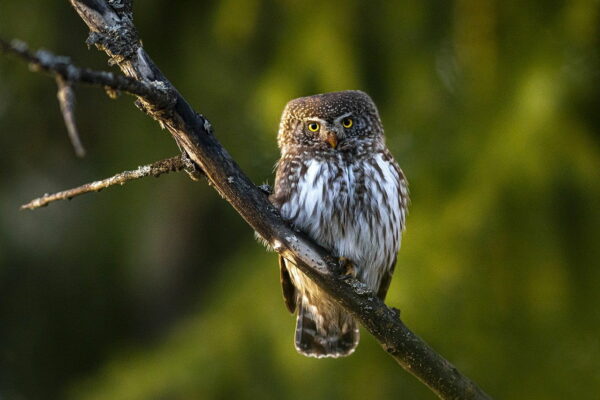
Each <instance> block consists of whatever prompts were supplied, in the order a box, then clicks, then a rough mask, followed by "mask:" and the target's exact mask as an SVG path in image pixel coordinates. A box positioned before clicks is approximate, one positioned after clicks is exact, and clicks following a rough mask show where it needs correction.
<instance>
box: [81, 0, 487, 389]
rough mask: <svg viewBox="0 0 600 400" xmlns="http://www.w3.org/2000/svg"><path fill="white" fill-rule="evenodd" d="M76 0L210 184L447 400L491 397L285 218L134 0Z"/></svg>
mask: <svg viewBox="0 0 600 400" xmlns="http://www.w3.org/2000/svg"><path fill="white" fill-rule="evenodd" d="M69 1H70V2H71V4H72V5H73V7H74V8H75V10H76V11H77V12H78V13H79V15H80V17H81V18H82V19H83V21H84V22H85V23H86V24H87V25H88V27H89V28H90V31H91V34H90V37H89V38H88V43H91V44H95V45H96V46H97V47H98V48H99V49H101V50H103V51H105V52H106V53H107V54H108V56H109V57H110V59H111V60H112V62H113V63H115V64H117V65H118V66H119V67H120V69H121V70H122V71H123V73H124V74H125V75H126V76H128V77H129V78H130V80H127V83H128V85H132V86H133V83H132V82H131V81H135V82H138V84H139V85H140V87H141V88H143V90H137V89H136V90H128V91H129V92H130V93H133V94H136V95H138V96H139V97H140V98H139V106H140V108H141V109H143V110H144V111H145V112H146V113H148V114H149V115H150V116H151V117H153V118H154V119H156V120H157V121H158V122H159V123H160V124H161V126H163V127H166V128H167V129H168V130H169V132H170V133H171V134H172V136H173V137H174V139H175V140H176V142H177V143H178V144H179V145H180V146H181V147H182V148H183V150H184V151H185V152H186V153H187V154H188V155H189V157H190V158H191V160H192V161H193V162H194V163H196V164H197V165H199V166H200V167H201V169H202V170H203V171H204V173H205V174H206V176H207V178H208V180H209V183H210V184H212V186H213V187H214V188H215V189H216V190H217V191H218V193H219V194H220V195H221V196H222V197H223V198H224V199H225V200H227V201H228V202H229V203H230V204H231V205H232V206H233V207H234V208H235V210H236V211H237V212H238V213H239V214H240V215H241V216H242V217H243V218H244V220H246V222H247V223H248V224H249V225H250V226H251V227H252V228H253V229H254V230H255V231H256V232H257V233H258V234H259V235H260V236H261V237H262V238H263V239H264V240H265V241H266V242H267V243H268V244H269V245H270V246H271V247H272V248H273V249H274V250H275V251H277V252H278V253H280V254H282V255H283V256H284V257H286V258H288V259H291V260H293V261H294V263H295V264H296V265H297V266H298V267H299V268H300V269H301V270H302V271H303V272H304V273H305V274H306V275H307V276H308V277H310V278H311V279H312V280H313V281H314V282H316V283H317V284H318V285H319V286H320V287H321V288H322V289H323V290H324V291H326V292H327V293H328V294H329V295H331V296H332V297H333V298H334V299H335V300H336V301H337V302H339V304H341V305H342V306H343V307H344V308H346V309H347V310H348V311H349V312H351V313H352V314H353V315H354V316H355V317H356V318H357V319H358V320H359V321H361V323H362V324H363V325H364V326H365V328H366V329H367V330H368V331H369V332H370V333H371V334H372V335H373V336H374V337H375V338H376V339H377V340H378V341H379V342H380V343H381V345H382V346H383V348H384V349H385V350H386V351H387V352H388V353H389V354H390V355H391V356H392V357H393V358H394V359H395V360H396V361H397V362H398V363H399V364H400V365H401V366H402V367H403V368H404V369H406V370H407V371H409V372H410V373H411V374H413V375H414V376H416V377H417V378H418V379H420V380H421V381H422V382H423V383H424V384H425V385H427V386H428V387H429V388H430V389H431V390H432V391H433V392H434V393H436V394H437V395H438V396H439V397H440V398H442V399H489V397H488V396H487V395H486V394H485V393H484V392H483V391H482V390H481V389H480V388H479V387H478V386H477V385H476V384H475V383H474V382H472V381H471V380H469V379H468V378H467V377H465V376H464V375H462V374H461V373H460V372H459V371H458V370H457V369H456V368H455V367H454V366H453V365H452V364H450V363H449V362H448V361H447V360H445V359H444V358H443V357H441V356H440V355H439V354H437V353H436V352H435V351H434V350H433V349H431V348H430V347H429V346H428V345H427V344H426V343H425V342H424V341H423V340H422V339H420V338H419V337H418V336H417V335H415V334H414V333H413V332H411V331H410V330H409V329H408V328H407V327H406V326H405V325H404V324H403V323H402V321H400V319H399V314H398V312H397V311H396V310H394V309H391V308H389V307H387V306H386V305H385V304H384V303H383V302H382V301H381V300H379V299H378V298H377V296H376V295H375V294H374V293H373V292H371V291H370V290H368V288H367V287H366V285H364V284H363V283H361V282H359V281H357V280H356V279H352V278H348V277H345V276H344V275H343V274H341V268H340V266H339V264H338V262H337V260H336V259H335V258H333V257H332V256H331V255H330V254H328V253H327V252H326V251H325V250H324V249H323V248H322V247H320V246H318V245H317V244H315V243H314V242H312V241H311V240H309V239H308V238H307V237H306V236H304V235H303V234H301V233H299V232H296V231H294V230H292V229H291V228H290V226H289V225H288V224H287V223H286V222H284V221H283V220H282V219H281V217H280V216H279V213H278V212H277V209H276V208H275V207H274V206H273V205H272V204H271V203H270V202H269V201H268V198H267V196H266V195H265V194H264V192H263V191H261V190H260V189H259V188H257V187H256V186H255V185H254V184H253V183H252V182H251V181H250V180H249V179H248V177H247V176H246V175H245V174H244V173H243V172H242V171H241V170H240V168H239V166H238V165H237V164H236V162H235V161H234V160H233V159H232V158H231V156H230V155H229V154H228V153H227V152H226V151H225V149H224V148H223V147H222V146H221V145H220V143H219V142H218V141H217V139H216V138H215V137H214V135H213V133H212V129H211V125H210V123H209V122H208V120H206V119H205V118H204V117H203V116H201V115H200V114H198V113H197V112H195V111H194V110H193V108H192V107H191V106H190V105H189V104H188V103H187V101H186V100H185V99H184V98H183V97H182V96H181V94H180V93H179V92H178V91H177V90H176V89H175V88H174V87H173V86H172V85H171V83H170V82H169V81H168V80H167V78H166V77H165V76H164V75H163V74H162V73H161V72H160V70H159V69H158V67H157V66H156V65H155V64H154V63H153V62H152V60H151V59H150V57H149V56H148V55H147V54H146V52H145V51H144V49H143V48H142V46H141V42H140V40H139V38H138V35H137V32H136V30H135V27H134V26H133V22H132V16H131V13H130V12H126V11H124V10H123V7H129V8H128V10H130V5H131V2H130V1H126V0H111V1H109V2H108V3H107V2H106V1H104V0H69ZM113 7H114V8H113ZM79 81H83V80H79ZM112 82H114V80H111V82H110V83H112ZM110 83H109V84H110ZM164 93H169V94H171V95H172V99H173V101H172V102H165V101H163V100H164Z"/></svg>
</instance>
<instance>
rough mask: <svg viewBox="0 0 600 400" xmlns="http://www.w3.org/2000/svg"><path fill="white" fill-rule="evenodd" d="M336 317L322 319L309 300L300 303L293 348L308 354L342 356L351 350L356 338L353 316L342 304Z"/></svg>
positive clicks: (312, 355)
mask: <svg viewBox="0 0 600 400" xmlns="http://www.w3.org/2000/svg"><path fill="white" fill-rule="evenodd" d="M334 311H335V312H334V314H335V315H336V317H337V318H333V319H331V318H327V319H325V318H324V317H323V315H321V314H319V313H318V309H317V307H315V306H314V305H312V304H308V303H305V302H304V301H303V302H302V303H301V304H300V307H299V309H298V318H297V322H296V350H298V352H299V353H301V354H303V355H305V356H308V357H316V358H323V357H333V358H337V357H345V356H349V355H350V354H352V353H353V352H354V350H355V349H356V346H358V341H359V338H360V337H359V331H358V326H357V324H356V321H355V320H354V318H353V317H352V316H351V315H350V314H348V313H347V312H346V311H345V310H343V309H342V308H339V309H338V310H334Z"/></svg>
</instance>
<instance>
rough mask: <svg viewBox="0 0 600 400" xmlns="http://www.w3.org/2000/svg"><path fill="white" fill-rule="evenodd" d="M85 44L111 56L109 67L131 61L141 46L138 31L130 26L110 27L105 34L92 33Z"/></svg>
mask: <svg viewBox="0 0 600 400" xmlns="http://www.w3.org/2000/svg"><path fill="white" fill-rule="evenodd" d="M85 43H86V44H87V45H88V47H90V46H92V45H95V46H96V47H97V48H98V49H99V50H102V51H105V52H107V53H108V54H109V55H110V59H109V60H108V63H109V65H115V64H117V65H118V64H120V63H122V62H124V61H128V60H131V59H132V58H133V57H134V56H135V55H136V53H137V51H138V49H139V48H140V46H141V42H140V38H139V36H138V33H137V31H136V30H135V28H134V27H133V26H129V24H125V25H120V26H117V27H110V28H108V29H106V30H105V31H104V32H90V34H89V36H88V38H87V40H86V41H85Z"/></svg>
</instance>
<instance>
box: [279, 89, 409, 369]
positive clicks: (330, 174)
mask: <svg viewBox="0 0 600 400" xmlns="http://www.w3.org/2000/svg"><path fill="white" fill-rule="evenodd" d="M277 142H278V145H279V148H280V150H281V158H280V159H279V161H278V162H277V164H276V167H275V168H276V178H275V185H274V191H273V194H272V195H271V201H272V203H273V204H274V205H275V206H276V207H277V208H278V209H279V211H280V213H281V216H282V218H284V219H285V220H287V221H288V222H289V223H290V224H291V225H292V226H293V227H294V228H295V229H297V230H300V231H302V232H304V233H305V234H306V235H308V236H309V237H310V238H312V239H313V240H314V241H315V242H317V243H318V244H320V245H321V246H323V247H324V248H326V249H327V250H329V251H330V252H331V254H332V255H333V256H335V257H339V259H340V263H341V264H342V265H345V267H346V269H347V272H348V273H349V274H352V276H354V277H355V278H356V279H358V280H360V281H361V282H363V283H364V284H366V285H367V286H368V287H369V288H370V289H371V290H373V291H374V292H376V293H377V295H378V297H379V298H380V299H382V300H383V299H384V298H385V295H386V293H387V290H388V287H389V285H390V280H391V278H392V273H393V272H394V266H395V264H396V254H397V253H398V249H399V247H400V239H401V234H402V231H403V229H404V221H405V217H406V212H407V204H408V186H407V182H406V179H405V177H404V174H403V172H402V170H401V169H400V167H399V166H398V164H397V163H396V161H395V160H394V158H393V157H392V155H391V154H390V152H389V150H388V149H387V148H386V146H385V140H384V136H383V126H382V123H381V120H380V118H379V113H378V111H377V107H376V106H375V103H373V100H371V98H370V97H369V96H368V95H367V94H366V93H364V92H361V91H355V90H348V91H342V92H333V93H325V94H317V95H314V96H308V97H301V98H298V99H295V100H292V101H290V102H289V103H288V104H287V105H286V107H285V109H284V111H283V115H282V117H281V123H280V126H279V133H278V138H277ZM279 266H280V274H281V284H282V288H283V295H284V300H285V304H286V306H287V308H288V309H289V311H290V312H291V313H294V312H296V310H297V312H298V314H297V320H296V334H295V346H296V349H297V350H298V352H300V353H301V354H304V355H306V356H309V357H318V358H321V357H342V356H347V355H350V354H352V352H353V351H354V350H355V348H356V346H357V345H358V341H359V331H358V326H357V323H356V321H355V319H354V317H353V316H352V315H350V314H349V313H348V312H346V311H345V310H344V309H343V308H342V307H341V306H340V305H339V304H337V303H336V302H335V300H333V299H332V298H331V297H330V296H329V295H327V294H326V293H325V292H324V291H323V290H321V289H320V288H319V287H318V286H317V285H316V284H314V283H313V282H312V281H311V280H310V279H309V278H307V277H306V276H305V275H304V274H303V273H302V271H300V270H299V269H298V268H297V267H296V266H295V265H294V263H293V262H292V261H291V260H287V259H285V258H283V257H280V258H279Z"/></svg>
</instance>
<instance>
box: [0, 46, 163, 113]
mask: <svg viewBox="0 0 600 400" xmlns="http://www.w3.org/2000/svg"><path fill="white" fill-rule="evenodd" d="M0 52H3V53H7V54H13V55H16V56H17V57H18V58H21V59H22V60H25V61H27V62H28V63H29V65H30V68H31V69H33V70H40V71H43V72H47V73H50V74H52V75H55V76H56V75H58V76H60V77H62V79H63V80H65V81H67V82H69V83H71V84H72V83H76V82H77V83H85V84H88V85H94V86H103V87H108V88H111V89H112V90H114V91H122V92H125V93H128V94H131V95H135V96H139V97H141V98H143V99H144V100H146V101H148V102H150V103H152V104H153V105H154V106H155V107H157V108H158V109H164V108H168V107H170V106H172V105H173V102H174V100H175V99H174V96H173V94H172V93H171V91H170V90H169V88H166V87H165V86H164V85H162V84H160V83H156V82H145V81H139V80H137V79H134V78H130V77H128V76H124V75H119V74H114V73H112V72H106V71H95V70H92V69H89V68H80V67H78V66H76V65H75V64H73V63H72V62H71V59H70V58H69V57H65V56H58V55H55V54H53V53H51V52H50V51H48V50H38V51H36V52H32V51H30V50H29V47H28V46H27V44H26V43H24V42H22V41H20V40H16V39H14V40H12V41H10V42H8V41H6V40H4V39H1V38H0Z"/></svg>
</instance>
